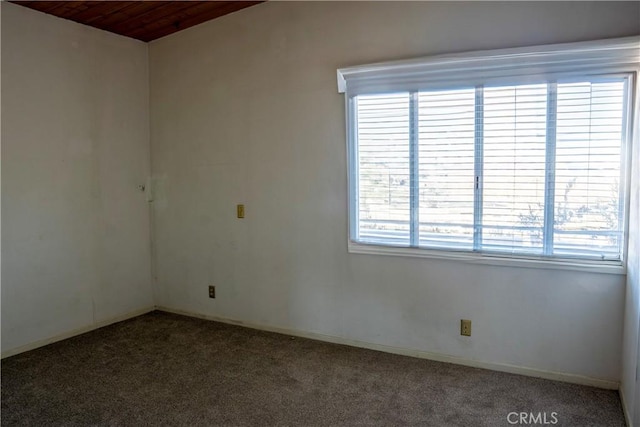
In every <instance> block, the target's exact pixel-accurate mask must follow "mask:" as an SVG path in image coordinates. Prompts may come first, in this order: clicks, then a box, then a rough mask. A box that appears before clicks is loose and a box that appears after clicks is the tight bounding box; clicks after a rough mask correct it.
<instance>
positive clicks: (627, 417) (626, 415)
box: [618, 387, 633, 427]
mask: <svg viewBox="0 0 640 427" xmlns="http://www.w3.org/2000/svg"><path fill="white" fill-rule="evenodd" d="M618 392H619V393H620V402H621V403H622V412H624V419H625V421H626V422H627V427H633V421H631V416H630V414H629V407H628V406H627V400H626V398H625V397H624V391H623V390H622V387H620V389H619V390H618Z"/></svg>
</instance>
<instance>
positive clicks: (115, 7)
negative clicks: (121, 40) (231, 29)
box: [11, 0, 262, 42]
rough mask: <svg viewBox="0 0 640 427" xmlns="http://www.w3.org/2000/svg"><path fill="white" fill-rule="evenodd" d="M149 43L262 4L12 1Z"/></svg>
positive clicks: (246, 2) (188, 0)
mask: <svg viewBox="0 0 640 427" xmlns="http://www.w3.org/2000/svg"><path fill="white" fill-rule="evenodd" d="M11 3H15V4H19V5H22V6H25V7H28V8H31V9H35V10H38V11H40V12H44V13H48V14H51V15H55V16H58V17H60V18H64V19H69V20H71V21H75V22H79V23H81V24H85V25H90V26H92V27H96V28H100V29H101V30H106V31H110V32H112V33H116V34H120V35H123V36H127V37H132V38H134V39H138V40H142V41H145V42H149V41H151V40H155V39H158V38H160V37H164V36H166V35H169V34H172V33H175V32H177V31H180V30H183V29H185V28H189V27H192V26H194V25H198V24H201V23H203V22H205V21H209V20H211V19H215V18H218V17H220V16H223V15H226V14H228V13H231V12H235V11H237V10H240V9H244V8H245V7H249V6H253V5H255V4H258V3H262V1H190V0H176V1H11Z"/></svg>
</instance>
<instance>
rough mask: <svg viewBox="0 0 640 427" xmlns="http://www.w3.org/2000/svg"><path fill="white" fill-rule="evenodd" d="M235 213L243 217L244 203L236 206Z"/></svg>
mask: <svg viewBox="0 0 640 427" xmlns="http://www.w3.org/2000/svg"><path fill="white" fill-rule="evenodd" d="M236 213H237V217H238V218H244V205H238V206H236Z"/></svg>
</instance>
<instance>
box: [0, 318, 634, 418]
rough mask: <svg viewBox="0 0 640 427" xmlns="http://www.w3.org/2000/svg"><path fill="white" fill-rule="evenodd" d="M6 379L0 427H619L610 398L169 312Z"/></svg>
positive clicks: (9, 366)
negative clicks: (522, 416)
mask: <svg viewBox="0 0 640 427" xmlns="http://www.w3.org/2000/svg"><path fill="white" fill-rule="evenodd" d="M1 374H2V385H1V389H2V393H1V394H2V412H1V423H2V425H3V426H4V425H6V426H13V425H31V426H49V425H64V426H88V425H99V426H103V425H104V426H216V425H219V426H402V425H415V426H464V427H467V426H509V425H512V424H510V423H509V421H514V420H515V421H518V417H517V416H514V415H511V418H510V419H508V418H507V417H508V416H509V413H511V412H526V413H533V414H534V416H538V414H539V413H540V416H543V415H544V414H545V413H546V422H547V424H548V425H560V426H580V427H586V426H624V425H625V422H624V417H623V414H622V408H621V405H620V399H619V397H618V394H617V392H616V391H612V390H601V389H597V388H592V387H585V386H579V385H573V384H566V383H562V382H556V381H549V380H542V379H536V378H530V377H524V376H519V375H513V374H506V373H501V372H493V371H488V370H484V369H475V368H468V367H464V366H458V365H452V364H447V363H440V362H433V361H429V360H423V359H416V358H411V357H404V356H398V355H392V354H387V353H381V352H377V351H372V350H364V349H358V348H353V347H348V346H342V345H335V344H328V343H323V342H319V341H314V340H308V339H301V338H295V339H293V338H291V337H289V336H286V335H280V334H275V333H269V332H263V331H257V330H253V329H248V328H243V327H240V326H232V325H227V324H222V323H217V322H211V321H206V320H200V319H193V318H189V317H184V316H178V315H175V314H168V313H163V312H153V313H149V314H146V315H143V316H140V317H137V318H134V319H131V320H127V321H124V322H120V323H117V324H114V325H111V326H108V327H105V328H102V329H99V330H96V331H93V332H89V333H86V334H83V335H80V336H77V337H74V338H71V339H68V340H64V341H61V342H58V343H55V344H51V345H48V346H46V347H42V348H39V349H36V350H33V351H29V352H26V353H22V354H19V355H16V356H13V357H10V358H7V359H4V360H2V371H1ZM554 412H555V413H556V415H555V416H554V415H553V414H552V413H554ZM554 420H557V423H555V424H553V421H554ZM528 421H529V422H530V421H536V419H535V418H534V419H531V418H529V419H528ZM537 421H540V422H538V424H539V425H540V424H542V418H538V419H537ZM530 424H533V423H531V422H530ZM516 425H518V424H516ZM519 425H523V424H519Z"/></svg>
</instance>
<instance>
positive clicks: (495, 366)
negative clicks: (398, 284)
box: [156, 306, 620, 390]
mask: <svg viewBox="0 0 640 427" xmlns="http://www.w3.org/2000/svg"><path fill="white" fill-rule="evenodd" d="M156 309H157V310H160V311H166V312H168V313H174V314H182V315H184V316H190V317H197V318H200V319H206V320H213V321H216V322H222V323H229V324H233V325H239V326H244V327H247V328H252V329H260V330H264V331H269V332H277V333H280V334H285V335H291V336H296V337H301V338H310V339H314V340H318V341H325V342H330V343H334V344H342V345H348V346H351V347H360V348H367V349H370V350H377V351H383V352H385V353H393V354H399V355H402V356H411V357H418V358H421V359H429V360H435V361H438V362H446V363H453V364H456V365H464V366H470V367H473V368H482V369H489V370H492V371H499V372H508V373H511V374H519V375H525V376H528V377H536V378H544V379H548V380H555V381H563V382H567V383H573V384H580V385H587V386H592V387H598V388H604V389H609V390H618V388H619V385H620V383H619V382H618V381H611V380H604V379H600V378H591V377H586V376H582V375H576V374H567V373H563V372H553V371H545V370H541V369H535V368H527V367H523V366H515V365H509V364H504V363H491V362H483V361H479V360H473V359H465V358H462V357H457V356H450V355H446V354H440V353H430V352H426V351H421V350H415V349H410V348H401V347H393V346H388V345H383V344H373V343H368V342H364V341H357V340H352V339H347V338H342V337H336V336H332V335H324V334H319V333H316V332H306V331H299V330H296V329H288V328H279V327H275V326H267V325H258V324H253V323H248V322H243V321H241V320H236V319H229V318H224V317H217V316H209V315H205V314H199V313H192V312H189V311H184V310H176V309H172V308H169V307H164V306H157V307H156Z"/></svg>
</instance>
